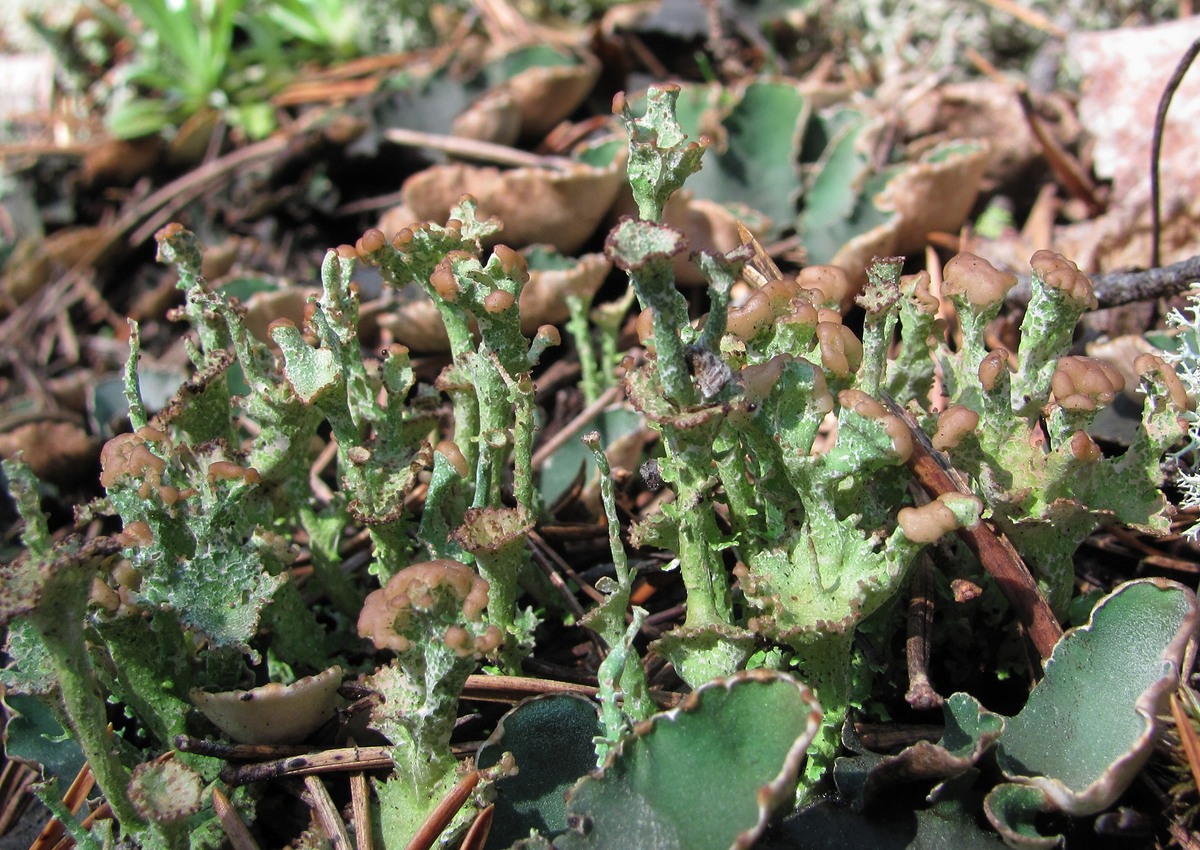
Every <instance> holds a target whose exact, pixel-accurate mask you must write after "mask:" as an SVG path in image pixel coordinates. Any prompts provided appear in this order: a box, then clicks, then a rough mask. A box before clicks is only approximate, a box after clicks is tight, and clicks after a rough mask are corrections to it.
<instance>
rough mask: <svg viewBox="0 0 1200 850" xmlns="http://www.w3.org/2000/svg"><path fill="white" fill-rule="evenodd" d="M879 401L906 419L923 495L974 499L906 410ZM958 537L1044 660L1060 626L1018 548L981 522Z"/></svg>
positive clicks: (913, 463)
mask: <svg viewBox="0 0 1200 850" xmlns="http://www.w3.org/2000/svg"><path fill="white" fill-rule="evenodd" d="M882 400H883V401H884V403H885V404H887V406H888V407H889V409H890V410H891V412H892V413H894V414H895V415H896V416H899V417H900V418H901V419H902V420H904V422H905V423H906V424H907V425H908V428H909V430H910V431H911V432H912V435H913V441H912V444H913V451H912V455H911V456H910V457H909V459H908V463H907V466H908V469H909V471H910V472H911V473H912V475H913V478H914V479H915V480H916V482H917V483H918V484H920V485H921V486H922V487H923V488H924V489H925V492H927V493H929V495H930V496H931V497H932V498H935V499H936V498H937V497H938V496H939V495H940V494H942V493H962V494H964V495H972V493H971V491H970V490H969V489H968V488H967V487H966V486H965V484H963V483H961V480H960V481H956V480H955V478H954V477H952V475H951V473H950V472H948V471H947V469H946V468H943V464H944V466H945V467H948V468H949V469H951V470H952V469H953V467H951V466H950V464H949V462H947V461H945V460H944V459H943V460H940V461H939V459H938V456H939V455H941V452H938V451H937V450H936V449H934V448H933V447H932V446H931V445H929V444H928V443H929V438H928V437H927V436H926V435H925V432H924V431H922V430H921V427H920V426H919V425H918V424H917V423H916V422H915V421H914V420H913V418H912V416H911V415H909V413H908V411H906V410H905V409H904V408H902V407H901V406H900V405H898V404H897V403H896V401H895V399H893V398H891V397H890V396H888V395H887V394H886V393H884V394H883V399H882ZM955 475H957V473H955ZM958 536H959V537H960V538H962V540H963V542H964V543H966V544H967V546H968V547H970V549H971V551H972V552H974V553H975V556H976V557H977V558H979V563H980V564H981V565H983V568H984V569H985V570H987V572H988V573H989V574H990V575H991V576H992V578H993V579H994V580H995V582H996V584H997V585H999V587H1000V589H1001V590H1002V591H1003V592H1004V595H1005V596H1006V597H1008V601H1009V602H1010V603H1011V604H1012V606H1013V610H1014V611H1015V612H1016V614H1017V618H1018V619H1019V620H1020V621H1021V624H1022V625H1023V626H1024V627H1025V631H1026V633H1027V634H1028V635H1029V639H1030V641H1031V642H1032V643H1033V646H1034V648H1035V649H1036V650H1037V653H1038V656H1039V657H1040V658H1041V659H1042V661H1043V662H1045V660H1046V659H1047V658H1049V657H1050V653H1051V652H1053V651H1054V647H1055V645H1056V644H1057V643H1058V640H1059V638H1061V637H1062V626H1060V625H1059V623H1058V618H1057V617H1055V616H1054V612H1053V611H1052V610H1050V603H1048V602H1047V601H1046V597H1044V596H1043V595H1042V592H1041V591H1040V590H1039V589H1038V586H1037V582H1036V581H1034V578H1033V576H1032V575H1031V574H1030V572H1029V568H1028V567H1026V566H1025V562H1024V561H1023V560H1022V559H1021V556H1020V554H1018V553H1017V550H1016V548H1015V547H1014V546H1013V545H1012V543H1011V542H1009V540H1008V538H1007V537H1005V536H1004V535H1003V534H1002V533H1001V532H999V531H998V530H995V529H993V528H992V527H991V525H990V523H988V522H987V521H984V520H980V522H979V523H977V524H976V525H975V526H974V527H972V528H960V529H958Z"/></svg>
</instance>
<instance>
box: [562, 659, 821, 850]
mask: <svg viewBox="0 0 1200 850" xmlns="http://www.w3.org/2000/svg"><path fill="white" fill-rule="evenodd" d="M820 723H821V709H820V706H819V705H818V704H817V701H816V698H815V697H814V696H813V694H812V692H811V691H810V690H809V689H808V687H807V686H805V685H804V684H802V683H801V682H798V681H797V680H795V679H793V678H792V677H790V676H788V675H786V674H784V673H779V672H775V671H771V670H765V669H758V670H752V671H746V672H743V673H739V674H737V675H735V676H732V677H730V678H729V679H717V680H714V681H712V682H710V683H709V684H707V685H704V686H702V687H701V688H699V689H697V690H696V691H694V692H693V693H692V694H690V695H689V696H688V697H687V698H686V699H685V700H684V702H683V704H682V705H680V706H679V708H676V709H673V710H671V711H667V712H663V713H662V714H657V715H655V716H654V717H652V718H651V719H650V720H648V721H647V722H646V723H645V724H642V725H640V726H639V727H638V728H637V730H636V731H635V733H634V734H633V735H632V736H630V737H628V738H626V739H625V740H623V741H622V742H621V744H620V745H619V746H618V748H617V749H616V750H615V751H614V753H613V755H612V756H610V758H609V762H608V763H607V764H606V765H605V767H604V770H603V771H601V773H600V774H598V775H595V776H589V777H585V778H584V779H582V780H581V781H580V782H579V784H578V785H576V786H575V788H574V790H573V791H572V792H571V795H570V798H569V800H568V802H567V815H568V818H570V820H571V822H572V824H578V825H579V827H580V828H581V830H582V831H572V832H568V833H566V834H564V835H563V836H561V837H560V838H557V839H555V842H554V846H555V847H556V848H560V850H573V849H574V848H601V847H603V848H609V847H611V848H628V847H639V848H643V850H668V848H687V850H709V848H712V850H717V848H726V847H734V846H738V847H747V846H749V845H750V844H751V843H753V841H754V840H755V839H756V838H757V837H758V836H759V835H760V834H761V832H762V830H763V828H764V827H765V825H766V822H767V818H768V817H769V816H770V814H771V812H772V810H773V809H774V808H775V806H777V805H778V804H779V803H780V802H782V801H783V800H784V799H788V798H790V797H791V794H792V792H793V790H794V787H795V782H796V775H797V772H798V771H799V769H800V764H801V763H802V761H803V759H804V754H805V752H806V751H807V749H808V745H809V742H810V741H812V739H813V736H814V735H815V734H816V732H817V729H818V727H819V726H820Z"/></svg>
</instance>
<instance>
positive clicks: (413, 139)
mask: <svg viewBox="0 0 1200 850" xmlns="http://www.w3.org/2000/svg"><path fill="white" fill-rule="evenodd" d="M383 137H384V138H385V139H387V140H388V141H389V142H392V143H393V144H397V145H404V146H406V147H410V148H428V149H429V150H436V151H442V152H443V153H448V154H451V155H453V156H458V157H463V158H466V159H476V160H483V161H485V162H494V163H496V164H497V165H510V166H514V167H517V168H522V167H523V168H554V169H557V170H559V171H566V170H567V169H570V168H574V167H575V166H576V165H578V164H579V163H577V162H575V161H574V160H572V159H567V158H566V157H562V156H540V155H538V154H535V153H529V152H527V151H523V150H518V149H517V148H511V147H509V146H508V145H497V144H495V143H493V142H482V141H479V140H478V139H465V138H462V137H460V136H444V135H440V134H438V133H425V132H422V131H420V130H409V129H407V128H404V127H393V128H392V129H391V130H387V131H385V132H384V134H383Z"/></svg>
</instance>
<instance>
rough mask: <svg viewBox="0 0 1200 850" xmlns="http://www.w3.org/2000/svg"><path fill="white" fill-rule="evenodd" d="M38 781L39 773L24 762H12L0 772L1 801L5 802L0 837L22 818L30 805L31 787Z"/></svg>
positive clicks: (0, 815)
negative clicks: (26, 807)
mask: <svg viewBox="0 0 1200 850" xmlns="http://www.w3.org/2000/svg"><path fill="white" fill-rule="evenodd" d="M35 781H37V771H35V770H34V769H33V768H32V767H30V766H29V765H27V764H24V763H22V762H16V761H10V762H6V763H5V765H4V770H3V771H0V799H2V800H4V807H3V811H0V835H4V834H5V833H7V832H8V831H9V830H10V829H11V828H12V826H13V824H14V823H16V822H17V820H18V819H19V818H20V817H21V813H22V812H23V811H24V810H25V806H26V805H28V803H29V799H30V797H29V786H30V785H32V784H33V783H34V782H35Z"/></svg>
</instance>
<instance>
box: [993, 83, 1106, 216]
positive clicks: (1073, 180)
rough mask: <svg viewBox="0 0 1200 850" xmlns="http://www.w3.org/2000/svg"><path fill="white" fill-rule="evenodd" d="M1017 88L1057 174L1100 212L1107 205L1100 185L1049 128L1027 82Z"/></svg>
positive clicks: (1027, 120)
mask: <svg viewBox="0 0 1200 850" xmlns="http://www.w3.org/2000/svg"><path fill="white" fill-rule="evenodd" d="M1014 89H1015V90H1016V95H1017V102H1018V103H1020V105H1021V112H1022V114H1023V115H1024V116H1025V123H1026V124H1028V125H1029V131H1030V132H1031V133H1033V136H1034V138H1035V139H1037V141H1038V144H1040V145H1041V146H1042V152H1043V153H1045V155H1046V161H1047V162H1048V163H1049V165H1050V168H1051V169H1052V170H1053V171H1054V174H1055V176H1056V177H1057V178H1058V179H1059V181H1060V182H1061V183H1062V184H1063V186H1064V188H1066V190H1067V191H1068V192H1069V193H1070V194H1071V197H1073V198H1078V199H1080V200H1081V201H1083V202H1084V203H1085V204H1087V208H1088V213H1089V215H1096V214H1098V213H1099V212H1100V211H1101V210H1102V209H1103V207H1104V204H1103V203H1102V202H1101V200H1100V198H1099V197H1097V195H1096V188H1095V186H1094V185H1093V184H1092V181H1091V180H1090V179H1089V178H1088V175H1087V173H1086V172H1085V171H1084V170H1083V168H1082V167H1080V165H1079V162H1078V161H1077V160H1076V159H1075V158H1074V157H1073V156H1071V155H1070V154H1069V153H1067V152H1066V151H1065V150H1063V147H1062V145H1060V144H1059V143H1058V141H1057V140H1056V139H1055V138H1054V136H1052V135H1051V134H1050V131H1049V130H1047V129H1046V126H1045V124H1044V123H1043V122H1042V119H1041V118H1040V117H1039V116H1038V113H1037V107H1035V106H1034V104H1033V100H1032V99H1031V98H1030V97H1029V92H1028V90H1027V89H1026V88H1025V86H1024V85H1016V86H1014Z"/></svg>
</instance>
